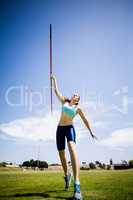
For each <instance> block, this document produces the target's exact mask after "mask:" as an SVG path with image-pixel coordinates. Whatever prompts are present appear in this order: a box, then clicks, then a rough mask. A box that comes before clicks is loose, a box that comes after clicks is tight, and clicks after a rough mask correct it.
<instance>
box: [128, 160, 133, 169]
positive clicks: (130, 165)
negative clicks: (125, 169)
mask: <svg viewBox="0 0 133 200" xmlns="http://www.w3.org/2000/svg"><path fill="white" fill-rule="evenodd" d="M128 163H129V167H130V168H133V160H129V162H128Z"/></svg>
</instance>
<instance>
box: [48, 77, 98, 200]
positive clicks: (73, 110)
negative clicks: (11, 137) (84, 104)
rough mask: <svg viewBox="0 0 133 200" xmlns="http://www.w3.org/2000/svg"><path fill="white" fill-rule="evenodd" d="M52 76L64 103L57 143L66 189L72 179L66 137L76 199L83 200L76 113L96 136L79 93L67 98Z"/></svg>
mask: <svg viewBox="0 0 133 200" xmlns="http://www.w3.org/2000/svg"><path fill="white" fill-rule="evenodd" d="M51 78H52V81H53V87H54V91H55V94H56V95H57V97H58V99H59V100H60V102H61V103H62V113H61V117H60V121H59V124H58V127H57V130H56V144H57V149H58V152H59V157H60V160H61V164H62V167H63V170H64V174H65V177H64V180H65V189H68V188H69V186H70V179H71V174H70V173H69V172H68V166H67V160H66V156H65V139H67V144H68V149H69V153H70V157H71V163H72V169H73V175H74V199H75V200H82V199H83V198H82V195H81V191H80V181H79V164H78V159H77V153H76V148H75V143H76V133H75V129H74V126H73V119H74V117H75V115H76V114H79V116H80V117H81V119H82V120H83V122H84V124H85V125H86V127H87V128H88V129H89V132H90V134H91V136H92V138H96V137H95V136H94V135H93V133H92V131H91V128H90V125H89V122H88V120H87V119H86V117H85V115H84V113H83V111H82V109H81V108H80V107H79V106H78V103H79V100H80V96H79V94H73V96H72V97H71V99H67V98H66V97H64V96H63V95H62V94H61V93H60V91H59V89H58V86H57V81H56V78H55V76H53V75H51Z"/></svg>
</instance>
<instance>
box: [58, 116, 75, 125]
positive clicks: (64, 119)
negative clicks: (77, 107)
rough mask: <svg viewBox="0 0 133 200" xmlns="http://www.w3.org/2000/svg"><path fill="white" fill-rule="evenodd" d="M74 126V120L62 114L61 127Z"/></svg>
mask: <svg viewBox="0 0 133 200" xmlns="http://www.w3.org/2000/svg"><path fill="white" fill-rule="evenodd" d="M72 124H73V118H71V117H69V116H68V115H67V114H66V113H61V117H60V121H59V126H68V125H72Z"/></svg>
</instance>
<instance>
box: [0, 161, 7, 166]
mask: <svg viewBox="0 0 133 200" xmlns="http://www.w3.org/2000/svg"><path fill="white" fill-rule="evenodd" d="M7 164H8V163H6V162H1V163H0V167H6V165H7Z"/></svg>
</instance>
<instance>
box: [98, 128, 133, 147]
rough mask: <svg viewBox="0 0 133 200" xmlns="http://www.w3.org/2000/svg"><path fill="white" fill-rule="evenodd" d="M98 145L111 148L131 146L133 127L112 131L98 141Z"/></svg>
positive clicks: (132, 143)
mask: <svg viewBox="0 0 133 200" xmlns="http://www.w3.org/2000/svg"><path fill="white" fill-rule="evenodd" d="M98 143H99V144H100V145H104V146H108V147H112V148H118V149H119V148H127V147H132V146H133V128H125V129H119V130H116V131H114V132H113V133H112V134H111V136H110V137H108V138H105V139H102V140H101V141H99V142H98Z"/></svg>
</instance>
